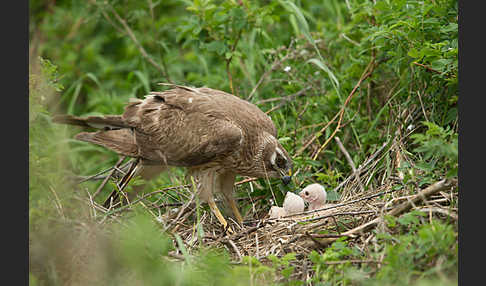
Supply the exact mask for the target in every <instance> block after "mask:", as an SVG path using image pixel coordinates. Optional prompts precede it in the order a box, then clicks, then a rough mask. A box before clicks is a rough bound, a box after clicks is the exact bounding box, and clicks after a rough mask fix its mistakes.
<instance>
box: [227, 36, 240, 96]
mask: <svg viewBox="0 0 486 286" xmlns="http://www.w3.org/2000/svg"><path fill="white" fill-rule="evenodd" d="M242 31H243V29H241V30H239V31H238V35H237V36H236V40H235V43H234V44H233V46H232V47H231V53H233V52H234V51H235V49H236V45H238V42H239V41H240V37H241V32H242ZM232 59H233V55H231V57H229V59H227V60H226V73H227V74H228V80H229V85H230V89H231V93H232V94H234V95H236V96H238V94H236V93H235V90H234V88H233V77H232V76H231V71H230V64H231V60H232Z"/></svg>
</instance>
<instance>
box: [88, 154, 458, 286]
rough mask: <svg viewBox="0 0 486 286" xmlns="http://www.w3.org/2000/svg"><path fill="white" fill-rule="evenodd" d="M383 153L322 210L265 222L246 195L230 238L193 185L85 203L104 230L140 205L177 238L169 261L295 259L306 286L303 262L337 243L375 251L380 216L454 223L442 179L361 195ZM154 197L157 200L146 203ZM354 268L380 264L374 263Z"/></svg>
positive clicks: (450, 192)
mask: <svg viewBox="0 0 486 286" xmlns="http://www.w3.org/2000/svg"><path fill="white" fill-rule="evenodd" d="M394 146H395V145H394V144H391V146H389V147H390V148H389V149H388V151H390V150H397V149H394V148H395V147H394ZM384 147H385V145H383V146H382V148H380V149H379V150H378V151H377V152H376V153H375V154H373V155H372V156H370V158H369V159H368V160H367V161H366V162H364V163H363V164H362V165H361V166H359V168H357V169H356V170H355V171H354V173H353V174H351V175H350V176H349V177H348V178H346V179H345V180H343V181H342V182H341V184H339V185H338V186H337V187H336V188H335V189H334V190H337V189H341V190H340V195H341V199H340V200H339V201H338V202H335V203H334V202H333V204H332V205H326V206H325V207H324V208H322V209H318V210H313V211H304V212H303V213H299V214H294V215H289V216H285V217H282V218H278V219H270V218H269V217H268V211H269V209H270V206H269V205H268V203H267V202H266V200H264V197H263V196H261V197H251V196H250V194H249V193H248V197H245V198H240V199H237V201H240V202H241V201H242V200H245V201H248V200H249V201H250V202H246V203H244V204H243V205H245V206H250V208H249V209H247V210H246V212H245V211H244V218H245V221H244V224H243V225H238V224H237V223H236V222H235V221H234V220H232V219H231V217H227V216H226V218H227V220H228V222H229V225H230V226H231V228H232V229H233V230H234V233H232V234H230V233H229V232H228V231H227V230H225V229H223V227H222V225H221V224H220V223H219V222H218V221H217V220H216V218H215V217H214V215H212V213H211V212H210V210H209V208H208V207H205V206H204V204H203V203H199V202H198V201H197V196H196V195H195V192H194V191H193V190H192V188H191V186H190V185H182V186H178V187H171V188H166V189H163V190H159V191H155V192H152V193H149V194H146V195H144V196H142V197H138V198H137V199H136V200H133V201H132V202H131V203H129V204H127V205H125V206H123V207H121V208H112V206H110V207H109V208H105V207H103V206H101V205H99V204H97V203H96V202H94V200H93V198H92V197H90V198H89V204H90V206H91V207H92V209H93V213H95V216H96V213H99V212H103V213H105V215H104V216H98V217H102V222H106V221H109V220H111V221H116V220H119V218H120V217H121V215H122V213H123V212H126V211H129V210H131V209H132V207H133V206H134V205H136V204H141V205H142V206H143V207H144V208H146V210H147V211H148V212H150V213H151V214H152V215H153V217H154V219H155V220H156V221H157V222H158V223H159V224H160V225H161V228H162V230H163V231H164V232H166V233H168V234H169V235H171V236H172V237H174V246H175V248H176V249H177V250H176V251H173V252H170V253H169V256H170V257H172V258H173V259H176V260H184V259H186V256H184V255H182V253H183V251H182V250H181V248H184V249H185V251H184V253H186V255H187V253H189V255H191V253H195V252H197V250H198V249H199V248H200V247H201V246H203V247H205V248H207V247H211V248H224V249H226V250H227V251H228V252H229V253H230V254H231V258H232V261H233V263H237V264H238V263H242V261H243V257H244V256H253V257H256V258H257V259H258V260H259V261H261V262H265V261H268V260H269V257H270V256H272V255H273V256H276V257H282V256H284V255H286V254H288V253H294V254H296V257H297V259H299V263H295V265H293V266H294V267H295V269H296V270H295V271H294V274H293V275H302V276H301V277H300V278H301V279H303V280H305V279H307V278H308V277H309V275H310V272H311V270H309V269H308V268H307V265H310V262H309V261H308V257H309V253H310V252H311V251H313V250H315V251H317V252H319V253H322V252H324V251H325V249H326V248H327V247H328V246H329V245H330V244H331V243H332V242H334V241H336V240H338V239H346V240H348V242H349V243H350V245H355V246H357V247H359V248H360V249H364V248H365V247H367V245H368V244H370V243H371V244H372V243H375V242H374V241H375V240H374V237H375V234H374V232H372V231H371V230H372V229H376V228H378V229H380V228H381V229H382V230H385V228H386V227H387V226H386V224H385V223H384V221H385V220H384V217H385V215H389V216H399V215H401V214H403V213H405V212H408V211H411V210H421V211H424V212H427V213H428V214H429V216H430V217H432V216H438V217H440V218H447V219H452V220H454V221H457V208H454V207H453V205H454V204H455V203H454V202H457V180H456V179H453V180H449V179H443V180H440V181H438V182H435V183H433V184H430V185H429V186H428V187H426V188H423V189H421V190H420V191H418V192H417V191H415V190H416V189H414V188H405V187H404V188H393V186H397V185H401V184H400V180H401V178H399V177H398V178H395V179H394V178H393V177H391V176H388V179H387V180H385V179H383V178H382V180H381V181H382V182H383V184H381V185H380V186H379V187H375V188H369V189H368V190H367V191H364V189H363V188H362V183H361V180H368V178H369V177H371V176H372V174H373V173H375V174H376V168H377V162H378V161H380V160H381V158H379V157H380V156H378V153H380V152H382V151H383V148H384ZM388 151H387V152H388ZM387 152H383V153H387ZM383 156H385V155H383ZM359 175H361V177H360V176H359ZM399 176H400V174H399ZM394 180H395V181H394ZM248 182H249V183H250V184H252V182H251V179H246V180H243V181H240V182H238V183H236V185H237V186H239V187H243V188H246V189H248V188H247V185H246V183H248ZM417 189H419V188H418V186H417ZM168 190H170V191H174V190H177V192H181V193H184V196H185V197H186V198H188V199H186V200H185V202H184V203H182V202H181V203H165V204H161V203H160V200H161V199H160V196H161V194H165V193H167V191H168ZM157 194H158V196H159V199H158V200H157V199H155V200H154V199H153V198H152V199H150V200H149V198H150V197H151V196H154V195H157ZM226 213H229V212H226ZM107 218H108V219H107ZM176 238H177V239H176ZM178 238H180V239H178ZM180 243H183V245H180ZM348 262H349V261H348ZM354 262H356V263H364V262H366V263H368V262H371V263H378V264H379V263H380V261H374V260H369V261H368V260H366V261H365V260H360V261H354ZM329 263H331V264H335V263H339V262H336V261H331V262H329ZM343 263H344V262H343Z"/></svg>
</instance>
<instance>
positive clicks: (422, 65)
mask: <svg viewBox="0 0 486 286" xmlns="http://www.w3.org/2000/svg"><path fill="white" fill-rule="evenodd" d="M413 64H414V65H417V66H420V67H423V68H425V69H426V70H428V71H431V72H435V73H437V74H442V73H441V72H440V71H438V70H434V69H433V68H431V67H429V66H426V65H424V64H420V63H417V62H413Z"/></svg>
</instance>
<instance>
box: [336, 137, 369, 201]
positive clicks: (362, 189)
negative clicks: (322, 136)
mask: <svg viewBox="0 0 486 286" xmlns="http://www.w3.org/2000/svg"><path fill="white" fill-rule="evenodd" d="M334 140H335V141H336V143H337V145H338V147H339V149H341V152H343V154H344V157H346V160H348V163H349V165H350V166H351V169H352V170H353V174H354V173H356V174H355V176H356V180H357V181H358V184H359V188H360V190H361V191H362V192H364V187H363V184H362V183H361V179H360V177H359V173H357V171H356V166H355V165H354V162H353V159H351V156H350V155H349V153H348V151H347V150H346V148H344V145H343V143H342V142H341V139H339V137H337V136H336V137H334Z"/></svg>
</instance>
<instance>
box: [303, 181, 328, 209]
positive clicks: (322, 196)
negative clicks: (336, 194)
mask: <svg viewBox="0 0 486 286" xmlns="http://www.w3.org/2000/svg"><path fill="white" fill-rule="evenodd" d="M299 196H300V197H301V198H303V199H304V201H306V202H308V203H317V204H324V203H325V202H326V199H327V193H326V190H325V189H324V187H323V186H321V185H319V184H310V185H308V186H307V187H305V188H304V189H303V190H302V191H300V193H299Z"/></svg>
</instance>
